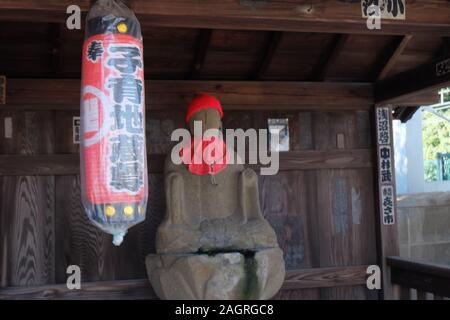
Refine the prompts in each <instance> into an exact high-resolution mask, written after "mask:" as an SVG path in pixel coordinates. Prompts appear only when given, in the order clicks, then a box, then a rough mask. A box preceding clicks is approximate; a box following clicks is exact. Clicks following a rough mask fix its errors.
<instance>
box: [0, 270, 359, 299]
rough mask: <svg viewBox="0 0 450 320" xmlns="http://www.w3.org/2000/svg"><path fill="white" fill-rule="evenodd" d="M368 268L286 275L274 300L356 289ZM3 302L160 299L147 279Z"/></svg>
mask: <svg viewBox="0 0 450 320" xmlns="http://www.w3.org/2000/svg"><path fill="white" fill-rule="evenodd" d="M366 268H367V266H350V267H345V268H312V269H302V270H292V271H289V272H288V273H287V275H286V279H285V282H284V284H283V286H282V290H281V291H280V292H279V293H278V294H277V295H276V296H275V297H274V298H273V299H285V298H287V297H289V298H290V299H293V298H294V299H299V298H303V299H314V298H318V295H317V292H318V291H317V289H318V288H324V287H333V286H336V285H339V286H349V287H350V288H352V286H355V285H356V284H362V283H365V281H366V280H365V278H366V273H365V270H366ZM294 289H295V290H294ZM0 299H56V300H59V299H64V300H71V299H87V300H119V299H120V300H123V299H126V300H128V299H145V300H147V299H157V297H156V295H155V293H154V291H153V289H152V288H151V285H150V282H149V281H148V280H147V279H145V278H139V279H128V280H115V281H92V282H91V281H89V282H83V283H82V286H81V289H80V290H68V289H67V287H66V285H65V284H59V285H58V284H56V285H43V286H29V287H7V288H0Z"/></svg>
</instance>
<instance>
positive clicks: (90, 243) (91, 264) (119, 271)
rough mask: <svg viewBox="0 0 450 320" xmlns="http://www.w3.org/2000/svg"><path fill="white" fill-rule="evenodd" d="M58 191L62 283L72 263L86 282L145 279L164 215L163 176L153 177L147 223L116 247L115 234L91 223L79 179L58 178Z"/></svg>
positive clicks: (58, 253) (58, 256)
mask: <svg viewBox="0 0 450 320" xmlns="http://www.w3.org/2000/svg"><path fill="white" fill-rule="evenodd" d="M56 190H57V191H56V213H57V218H56V237H57V239H60V240H59V241H58V243H57V245H56V260H57V261H58V264H57V269H56V281H57V282H58V283H61V282H65V281H66V280H65V279H66V277H67V276H66V268H67V266H69V265H71V264H74V265H78V266H79V267H80V268H81V274H82V280H83V281H101V280H120V279H132V278H136V277H145V275H146V272H145V265H144V260H145V257H146V256H147V254H149V253H150V252H154V250H155V249H154V236H155V234H156V227H157V226H158V225H159V223H160V221H161V219H162V213H163V212H164V211H163V210H164V205H163V198H162V193H163V192H162V190H163V188H162V175H161V174H158V175H150V177H149V202H148V205H147V214H146V217H147V219H146V221H145V222H143V223H141V224H139V225H136V226H134V227H132V228H130V229H129V232H128V233H127V235H126V236H125V239H124V242H123V244H122V245H121V246H120V247H114V246H113V244H112V237H111V235H108V234H106V233H104V232H102V231H101V230H100V229H98V228H97V227H96V226H94V225H93V224H92V223H91V222H90V221H89V219H88V217H87V215H86V213H85V211H84V209H83V207H82V204H81V196H80V184H79V177H77V176H62V177H57V178H56ZM68 195H69V196H70V198H68Z"/></svg>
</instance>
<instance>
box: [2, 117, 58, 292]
mask: <svg viewBox="0 0 450 320" xmlns="http://www.w3.org/2000/svg"><path fill="white" fill-rule="evenodd" d="M4 116H5V113H2V114H1V115H0V117H2V118H3V117H4ZM9 116H10V117H11V119H12V124H13V134H12V136H11V137H10V138H5V136H4V135H2V139H3V141H5V140H8V141H5V142H6V143H4V144H3V143H0V146H1V150H0V152H3V153H16V154H22V155H23V157H26V156H31V155H33V154H36V153H50V152H53V146H54V133H53V121H52V113H51V112H48V111H45V112H42V113H39V112H18V113H11V114H9ZM3 119H4V118H3ZM3 119H2V120H3ZM3 141H2V142H3ZM0 185H1V188H0V190H1V194H0V221H1V224H0V229H1V230H0V235H1V237H2V249H3V250H5V252H3V253H2V254H1V255H0V258H1V259H2V261H1V262H0V268H1V272H0V279H1V282H2V285H41V284H46V283H53V282H54V264H55V260H54V245H55V238H54V236H55V234H54V192H55V189H54V188H55V187H54V179H53V177H36V176H19V177H2V178H1V180H0Z"/></svg>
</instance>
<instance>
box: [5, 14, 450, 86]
mask: <svg viewBox="0 0 450 320" xmlns="http://www.w3.org/2000/svg"><path fill="white" fill-rule="evenodd" d="M142 33H143V37H144V55H145V73H146V77H147V79H154V80H168V79H171V80H172V79H176V80H182V79H201V80H210V79H213V80H217V79H221V80H277V81H278V80H280V81H342V82H374V81H376V80H377V79H378V78H379V76H380V74H381V73H382V72H383V70H384V69H385V67H386V65H388V64H389V67H388V69H386V70H385V72H383V78H386V77H391V76H394V75H395V74H398V73H400V72H403V71H405V70H409V69H412V68H415V67H417V66H419V65H421V64H423V63H425V62H428V61H430V60H431V59H433V58H434V57H435V56H436V55H437V54H438V52H439V50H440V48H441V46H442V42H443V40H442V39H443V37H441V36H437V35H434V36H433V35H430V36H428V35H416V36H413V37H406V38H405V37H404V36H395V35H357V34H351V35H348V34H345V35H344V34H333V33H301V32H280V31H249V30H221V29H214V30H213V29H192V28H170V27H152V26H143V30H142ZM0 39H1V42H0V73H1V74H4V75H6V76H7V77H10V78H79V77H80V70H81V47H82V42H83V31H81V30H73V31H72V30H67V29H66V28H65V27H64V25H61V24H56V23H40V22H39V23H38V22H34V23H29V22H5V21H0ZM399 46H401V48H400V51H401V52H396V50H397V49H398V47H399ZM395 54H396V55H395ZM393 55H395V57H394V59H395V61H391V62H390V61H389V60H390V59H391V57H392V56H393Z"/></svg>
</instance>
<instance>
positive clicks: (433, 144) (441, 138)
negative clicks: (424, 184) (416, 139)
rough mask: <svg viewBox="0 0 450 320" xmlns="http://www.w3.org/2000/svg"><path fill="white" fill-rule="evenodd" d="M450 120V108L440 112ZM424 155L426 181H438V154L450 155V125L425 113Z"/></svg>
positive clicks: (423, 118)
mask: <svg viewBox="0 0 450 320" xmlns="http://www.w3.org/2000/svg"><path fill="white" fill-rule="evenodd" d="M439 113H442V114H443V115H445V116H446V117H447V118H450V108H449V109H447V110H445V111H439ZM422 139H423V155H424V160H425V179H426V180H427V181H436V179H437V162H436V160H437V154H438V153H450V123H449V122H448V121H445V120H444V119H442V118H439V117H437V116H436V115H434V114H432V113H429V112H424V113H423V114H422Z"/></svg>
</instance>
